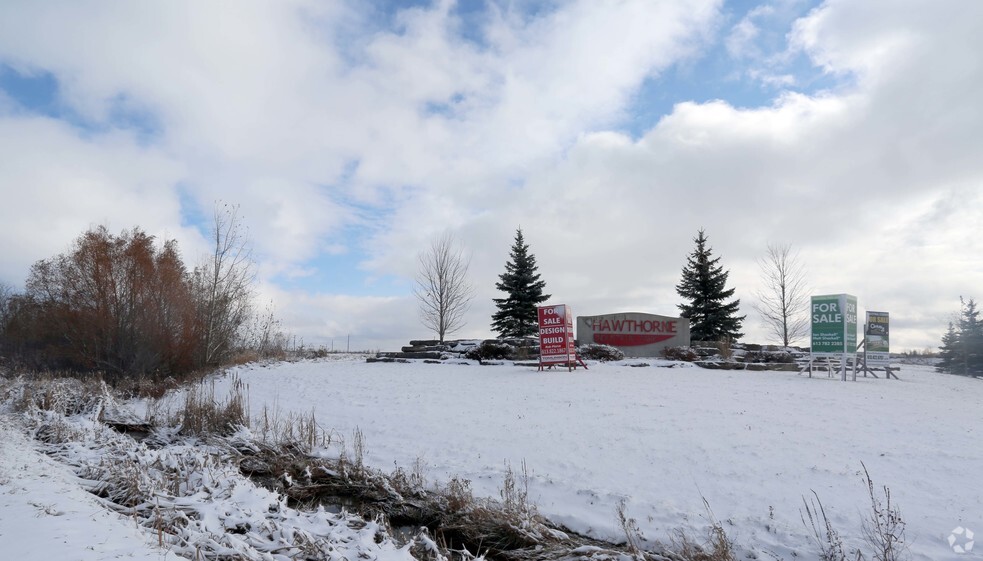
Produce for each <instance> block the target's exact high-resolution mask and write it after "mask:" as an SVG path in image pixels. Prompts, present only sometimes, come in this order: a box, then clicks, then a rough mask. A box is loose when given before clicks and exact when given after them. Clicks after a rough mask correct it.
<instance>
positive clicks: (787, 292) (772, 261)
mask: <svg viewBox="0 0 983 561" xmlns="http://www.w3.org/2000/svg"><path fill="white" fill-rule="evenodd" d="M758 265H759V266H760V267H761V274H762V278H763V285H764V286H763V288H762V289H761V290H759V291H758V292H756V293H755V295H756V296H757V298H758V301H757V302H756V303H755V304H754V309H755V310H757V311H758V313H759V314H761V316H762V318H764V320H765V323H766V324H767V325H768V327H769V329H770V330H771V333H772V334H773V335H774V336H775V337H776V338H777V339H778V340H779V341H781V342H782V345H784V346H786V347H787V346H789V345H790V344H791V343H794V342H795V341H796V340H798V339H800V338H802V337H804V336H805V335H806V334H807V333H808V332H809V315H808V310H809V290H808V287H807V285H806V274H805V269H804V268H803V267H802V264H801V263H800V262H799V259H798V253H792V246H791V245H788V244H784V245H773V244H768V254H767V255H766V256H765V258H764V259H762V260H759V261H758Z"/></svg>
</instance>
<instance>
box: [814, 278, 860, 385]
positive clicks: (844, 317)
mask: <svg viewBox="0 0 983 561" xmlns="http://www.w3.org/2000/svg"><path fill="white" fill-rule="evenodd" d="M810 352H811V354H812V360H815V359H817V358H822V359H826V360H827V361H829V359H839V360H840V379H841V380H843V381H846V363H847V360H848V359H849V358H853V359H854V364H856V354H857V297H856V296H851V295H849V294H827V295H823V296H813V297H812V345H811V348H810ZM809 375H810V376H811V375H812V361H810V365H809Z"/></svg>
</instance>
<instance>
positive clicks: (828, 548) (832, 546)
mask: <svg viewBox="0 0 983 561" xmlns="http://www.w3.org/2000/svg"><path fill="white" fill-rule="evenodd" d="M812 494H813V496H814V498H813V499H811V500H810V501H806V498H805V497H802V503H803V506H804V508H805V511H804V512H803V513H802V524H804V525H805V527H806V529H807V530H809V532H810V534H812V538H813V539H814V540H815V542H816V546H818V547H819V559H820V561H847V555H846V552H845V551H844V550H843V538H841V537H840V534H839V532H837V531H836V529H835V528H833V523H832V522H830V520H829V517H828V516H827V515H826V509H825V508H824V507H823V503H822V501H820V500H819V495H818V494H816V492H815V491H813V492H812ZM806 519H808V522H806Z"/></svg>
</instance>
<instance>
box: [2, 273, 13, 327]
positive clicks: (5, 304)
mask: <svg viewBox="0 0 983 561" xmlns="http://www.w3.org/2000/svg"><path fill="white" fill-rule="evenodd" d="M13 296H14V289H13V288H11V287H10V285H8V284H6V283H3V282H0V335H3V332H4V330H6V329H7V321H8V320H9V318H10V301H11V299H12V298H13Z"/></svg>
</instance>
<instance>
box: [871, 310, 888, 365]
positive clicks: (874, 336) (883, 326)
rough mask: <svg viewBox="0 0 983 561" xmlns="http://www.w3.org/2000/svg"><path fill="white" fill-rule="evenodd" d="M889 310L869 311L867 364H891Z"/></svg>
mask: <svg viewBox="0 0 983 561" xmlns="http://www.w3.org/2000/svg"><path fill="white" fill-rule="evenodd" d="M888 320H889V317H888V313H887V312H867V332H866V333H864V338H865V339H866V340H867V343H866V351H867V364H868V365H869V366H890V364H891V345H890V342H889V338H890V334H891V333H890V322H889V321H888Z"/></svg>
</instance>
